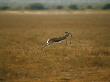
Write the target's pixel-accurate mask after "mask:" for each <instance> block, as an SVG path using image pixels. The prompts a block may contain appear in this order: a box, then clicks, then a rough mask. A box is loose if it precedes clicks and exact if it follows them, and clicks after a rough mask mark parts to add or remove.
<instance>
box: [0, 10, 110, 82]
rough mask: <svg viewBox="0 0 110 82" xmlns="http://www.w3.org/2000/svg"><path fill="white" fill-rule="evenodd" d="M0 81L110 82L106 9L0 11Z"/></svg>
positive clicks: (108, 15) (109, 33)
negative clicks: (48, 43) (61, 38)
mask: <svg viewBox="0 0 110 82" xmlns="http://www.w3.org/2000/svg"><path fill="white" fill-rule="evenodd" d="M104 12H106V11H104ZM64 32H71V33H72V35H73V37H72V38H71V41H72V43H71V44H69V41H70V39H69V38H68V40H67V42H68V43H67V44H66V43H65V42H63V43H61V44H55V45H52V46H47V47H46V48H43V49H42V46H43V44H44V43H46V41H47V39H48V38H52V37H57V36H62V35H64ZM0 82H110V12H106V13H103V12H101V13H76V14H73V13H69V14H28V13H23V12H22V14H17V13H7V12H6V13H4V12H0Z"/></svg>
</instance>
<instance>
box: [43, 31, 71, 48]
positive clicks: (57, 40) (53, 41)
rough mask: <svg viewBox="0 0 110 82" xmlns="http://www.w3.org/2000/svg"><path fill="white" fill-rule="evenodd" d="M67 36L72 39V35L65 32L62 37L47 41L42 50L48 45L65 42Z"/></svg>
mask: <svg viewBox="0 0 110 82" xmlns="http://www.w3.org/2000/svg"><path fill="white" fill-rule="evenodd" d="M69 36H70V37H72V34H71V33H69V32H65V34H64V36H61V37H55V38H51V39H48V40H47V43H46V45H44V46H43V48H44V47H46V46H48V45H52V44H54V43H61V42H62V41H64V40H66V39H67V37H69ZM70 43H71V42H70Z"/></svg>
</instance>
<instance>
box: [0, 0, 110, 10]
mask: <svg viewBox="0 0 110 82" xmlns="http://www.w3.org/2000/svg"><path fill="white" fill-rule="evenodd" d="M87 9H89V10H93V9H94V10H107V9H110V0H0V10H87Z"/></svg>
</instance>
